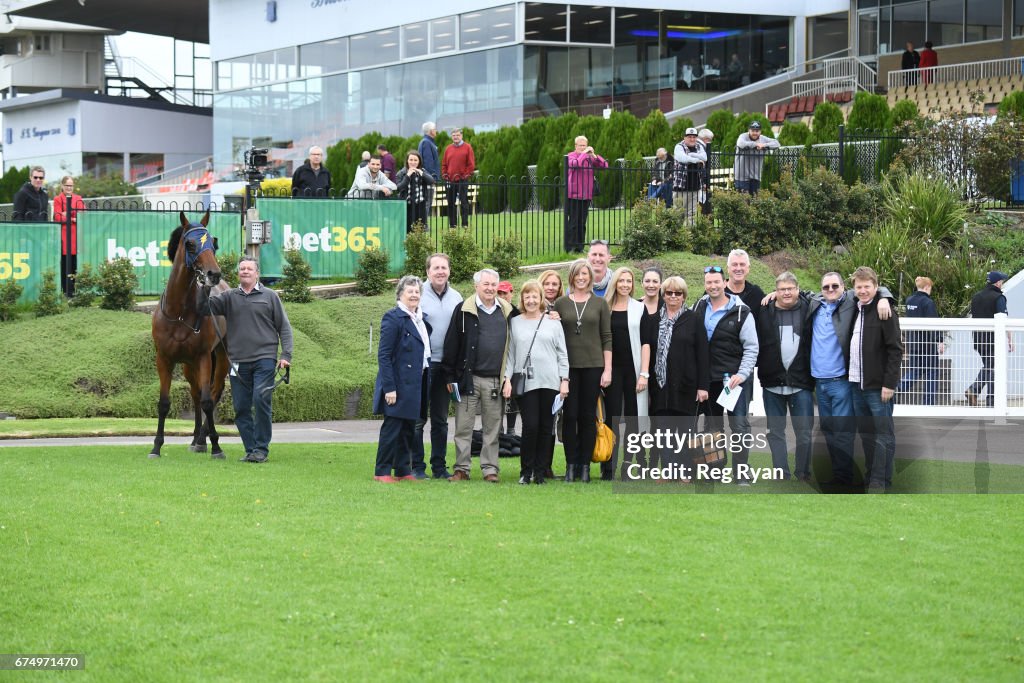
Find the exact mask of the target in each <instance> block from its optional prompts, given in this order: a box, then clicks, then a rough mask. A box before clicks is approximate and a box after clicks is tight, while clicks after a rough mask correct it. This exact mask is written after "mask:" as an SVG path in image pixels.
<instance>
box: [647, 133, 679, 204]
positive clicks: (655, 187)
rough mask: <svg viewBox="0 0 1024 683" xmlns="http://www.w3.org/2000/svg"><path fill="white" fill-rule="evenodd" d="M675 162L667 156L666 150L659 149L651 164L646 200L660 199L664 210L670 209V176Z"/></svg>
mask: <svg viewBox="0 0 1024 683" xmlns="http://www.w3.org/2000/svg"><path fill="white" fill-rule="evenodd" d="M674 170H675V160H674V159H673V158H672V157H670V156H669V154H668V150H666V149H665V148H664V147H659V148H658V151H657V152H655V155H654V163H652V164H651V184H650V185H648V187H647V198H648V199H660V200H661V201H663V202H665V208H668V209H671V208H672V175H673V173H674Z"/></svg>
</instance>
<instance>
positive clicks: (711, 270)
mask: <svg viewBox="0 0 1024 683" xmlns="http://www.w3.org/2000/svg"><path fill="white" fill-rule="evenodd" d="M723 272H725V271H723V270H722V266H707V267H706V268H705V269H704V274H705V275H707V274H708V273H723Z"/></svg>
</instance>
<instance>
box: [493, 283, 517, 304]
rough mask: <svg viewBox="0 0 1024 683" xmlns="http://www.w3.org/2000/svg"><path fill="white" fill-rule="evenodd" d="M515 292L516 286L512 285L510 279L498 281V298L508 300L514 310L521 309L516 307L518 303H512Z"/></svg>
mask: <svg viewBox="0 0 1024 683" xmlns="http://www.w3.org/2000/svg"><path fill="white" fill-rule="evenodd" d="M514 292H515V288H514V287H512V283H511V282H509V281H508V280H502V281H501V282H499V283H498V298H499V299H504V300H505V301H507V302H508V304H509V306H511V307H512V309H513V310H519V309H517V308H516V305H515V304H514V303H512V294H513V293H514Z"/></svg>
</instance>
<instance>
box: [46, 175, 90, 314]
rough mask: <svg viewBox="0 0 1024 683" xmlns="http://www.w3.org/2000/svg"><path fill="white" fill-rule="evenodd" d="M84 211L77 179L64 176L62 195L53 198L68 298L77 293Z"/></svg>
mask: <svg viewBox="0 0 1024 683" xmlns="http://www.w3.org/2000/svg"><path fill="white" fill-rule="evenodd" d="M83 209H85V202H83V201H82V195H78V194H75V179H74V178H72V177H71V176H69V175H66V176H64V177H63V178H61V179H60V193H59V194H58V195H57V196H56V197H54V198H53V221H54V222H55V223H60V225H61V231H60V273H61V278H62V279H63V285H64V292H65V293H66V294H67V295H68V296H71V295H72V294H74V293H75V280H74V277H72V276H74V274H75V272H76V271H77V269H78V212H79V211H81V210H83ZM69 233H70V234H69Z"/></svg>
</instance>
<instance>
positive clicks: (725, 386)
mask: <svg viewBox="0 0 1024 683" xmlns="http://www.w3.org/2000/svg"><path fill="white" fill-rule="evenodd" d="M731 379H732V375H730V374H729V373H728V372H723V373H722V388H723V390H724V391H725V393H726V395H728V394H729V392H730V391H732V389H730V388H729V380H731Z"/></svg>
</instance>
